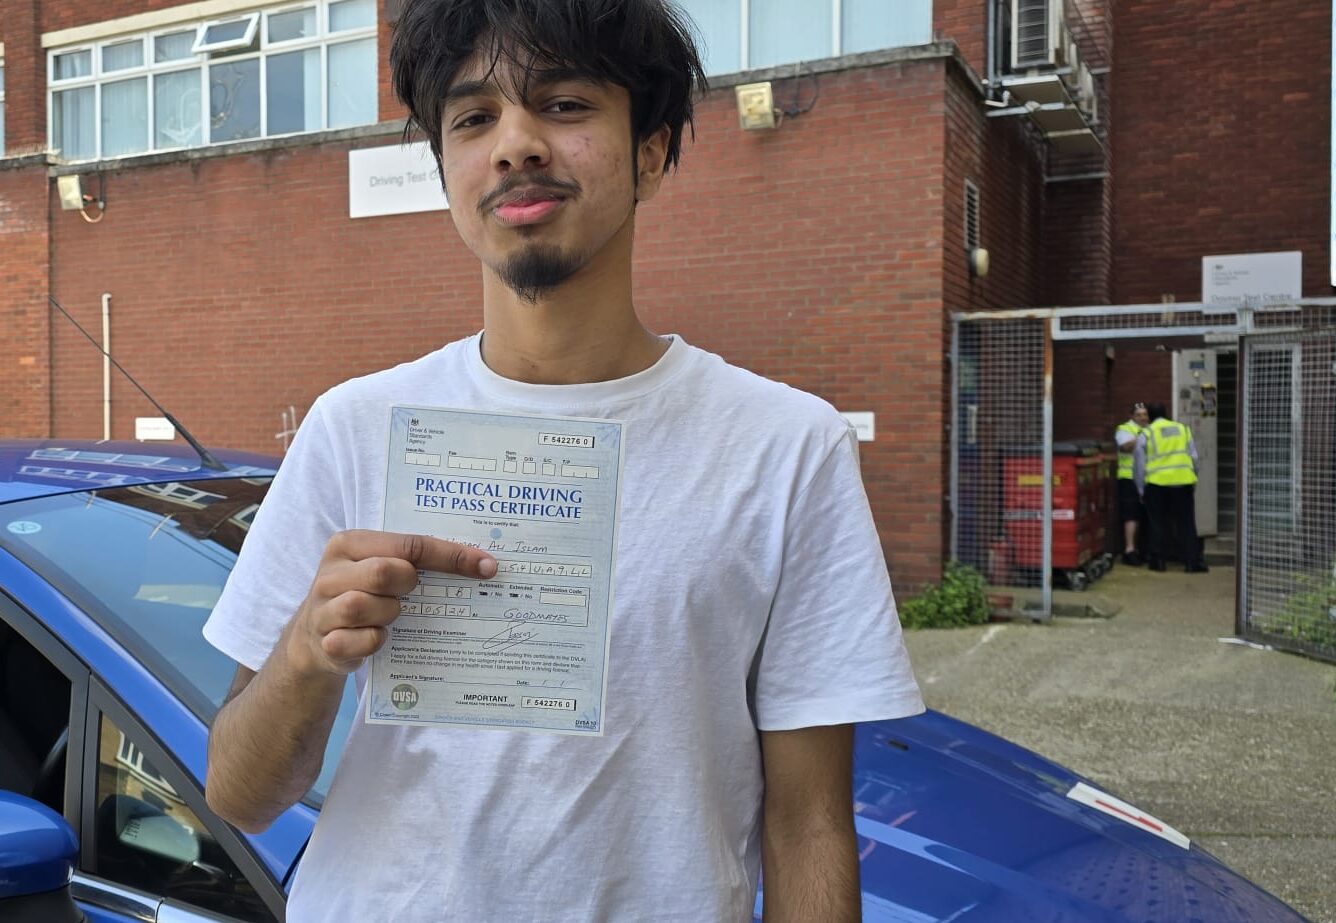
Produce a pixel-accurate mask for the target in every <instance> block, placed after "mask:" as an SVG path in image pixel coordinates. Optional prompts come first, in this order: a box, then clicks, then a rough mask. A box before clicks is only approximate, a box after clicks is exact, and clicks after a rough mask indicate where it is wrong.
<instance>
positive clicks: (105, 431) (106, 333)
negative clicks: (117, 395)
mask: <svg viewBox="0 0 1336 923" xmlns="http://www.w3.org/2000/svg"><path fill="white" fill-rule="evenodd" d="M102 438H103V439H104V440H107V439H110V438H111V292H103V293H102Z"/></svg>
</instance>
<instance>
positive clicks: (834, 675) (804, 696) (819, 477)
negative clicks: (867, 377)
mask: <svg viewBox="0 0 1336 923" xmlns="http://www.w3.org/2000/svg"><path fill="white" fill-rule="evenodd" d="M854 440H855V437H854V436H853V434H852V433H850V434H849V436H848V438H844V439H840V440H839V441H838V443H837V444H836V445H835V447H834V448H833V449H832V450H831V452H830V454H829V455H828V457H827V458H826V459H825V461H824V462H823V463H822V464H821V467H820V468H819V469H818V471H817V473H816V474H815V476H814V477H813V478H812V480H811V482H810V483H809V484H808V485H807V487H806V488H804V489H803V490H802V491H801V492H800V493H799V495H798V496H797V499H796V500H795V501H794V503H793V506H792V509H791V510H790V514H789V517H788V524H787V528H786V530H785V540H784V560H783V565H782V569H781V573H780V579H779V586H778V589H777V590H776V593H775V599H774V604H773V606H772V607H771V612H770V622H769V625H768V627H767V629H766V634H765V638H764V640H763V641H762V646H761V654H760V658H759V661H758V665H757V672H756V686H755V708H756V724H757V727H758V728H760V729H761V730H763V731H777V730H792V729H794V728H803V727H815V726H821V725H832V724H850V723H853V722H858V721H873V720H879V719H883V718H902V717H905V716H907V715H913V714H917V713H919V712H921V711H923V699H922V697H921V696H920V694H919V688H918V684H917V683H916V682H915V680H914V674H913V670H912V669H911V667H910V664H909V655H908V653H907V652H906V651H905V646H904V639H903V637H902V635H901V631H900V619H899V616H898V615H897V614H896V609H895V600H894V598H893V596H892V594H891V580H890V576H889V574H887V572H886V559H885V557H884V555H883V553H882V549H881V542H880V540H879V539H878V537H877V529H876V525H875V523H874V522H873V519H872V510H871V509H870V508H869V506H868V501H867V494H866V492H865V491H864V489H863V481H862V479H861V477H860V476H859V472H858V443H857V442H856V441H854Z"/></svg>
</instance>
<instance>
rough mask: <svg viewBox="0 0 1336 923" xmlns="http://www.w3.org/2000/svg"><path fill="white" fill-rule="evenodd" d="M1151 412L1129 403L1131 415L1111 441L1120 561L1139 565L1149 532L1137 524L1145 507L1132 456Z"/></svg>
mask: <svg viewBox="0 0 1336 923" xmlns="http://www.w3.org/2000/svg"><path fill="white" fill-rule="evenodd" d="M1149 422H1150V415H1149V414H1148V413H1147V412H1146V405H1145V404H1142V403H1140V402H1138V403H1136V404H1133V405H1132V417H1131V419H1129V420H1126V421H1125V422H1123V423H1119V424H1118V428H1117V429H1116V430H1115V431H1114V434H1113V438H1114V441H1115V442H1117V443H1118V518H1119V520H1121V521H1122V524H1123V563H1124V564H1128V565H1131V566H1132V567H1140V566H1141V564H1142V563H1144V555H1143V554H1142V553H1141V552H1142V551H1144V550H1146V549H1147V547H1148V542H1147V539H1148V536H1147V535H1146V531H1147V530H1145V529H1142V528H1140V526H1141V524H1142V523H1144V522H1145V521H1146V507H1145V506H1144V505H1143V504H1142V502H1141V491H1140V490H1138V489H1137V483H1136V477H1135V458H1134V456H1135V455H1136V447H1137V438H1138V437H1139V436H1141V435H1142V434H1143V433H1145V431H1146V424H1147V423H1149ZM1138 531H1140V532H1141V535H1140V540H1141V544H1140V545H1138V544H1137V538H1138V536H1137V532H1138Z"/></svg>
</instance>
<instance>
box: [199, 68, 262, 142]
mask: <svg viewBox="0 0 1336 923" xmlns="http://www.w3.org/2000/svg"><path fill="white" fill-rule="evenodd" d="M259 136H260V60H259V58H251V59H250V60H248V61H237V62H235V63H231V64H215V65H213V66H212V67H210V68H209V140H210V141H236V140H238V139H239V138H258V137H259Z"/></svg>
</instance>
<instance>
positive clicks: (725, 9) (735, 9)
mask: <svg viewBox="0 0 1336 923" xmlns="http://www.w3.org/2000/svg"><path fill="white" fill-rule="evenodd" d="M678 6H680V7H681V8H682V9H683V10H685V11H686V13H687V15H688V16H690V17H691V19H692V20H693V21H694V22H695V23H696V26H697V28H698V29H699V30H700V36H701V43H702V51H703V54H704V60H703V61H702V62H701V63H702V64H703V65H704V66H705V73H707V74H731V73H733V72H734V71H738V70H741V69H742V58H741V55H742V47H741V45H742V6H741V4H739V3H736V2H732V0H729V2H720V0H679V2H678Z"/></svg>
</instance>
